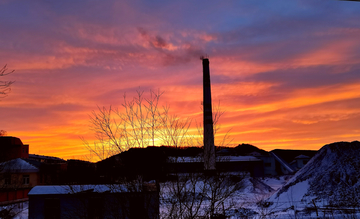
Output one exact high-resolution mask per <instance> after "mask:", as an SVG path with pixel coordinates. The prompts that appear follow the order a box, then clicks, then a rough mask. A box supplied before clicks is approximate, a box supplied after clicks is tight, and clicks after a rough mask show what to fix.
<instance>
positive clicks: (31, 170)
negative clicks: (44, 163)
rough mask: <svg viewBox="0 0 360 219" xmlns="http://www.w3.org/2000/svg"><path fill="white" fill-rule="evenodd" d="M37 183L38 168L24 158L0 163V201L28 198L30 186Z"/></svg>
mask: <svg viewBox="0 0 360 219" xmlns="http://www.w3.org/2000/svg"><path fill="white" fill-rule="evenodd" d="M38 184H39V168H38V166H36V165H35V164H31V163H29V162H28V161H26V160H25V159H22V158H17V159H13V160H10V161H6V162H3V163H0V203H1V204H5V203H11V202H17V201H20V200H26V199H27V198H28V196H27V195H28V192H29V191H30V189H31V188H33V187H34V186H36V185H38Z"/></svg>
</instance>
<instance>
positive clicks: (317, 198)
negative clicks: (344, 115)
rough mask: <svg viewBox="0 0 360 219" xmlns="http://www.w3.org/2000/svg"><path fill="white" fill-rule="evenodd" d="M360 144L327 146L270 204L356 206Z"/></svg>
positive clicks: (359, 187) (358, 189) (285, 205)
mask: <svg viewBox="0 0 360 219" xmlns="http://www.w3.org/2000/svg"><path fill="white" fill-rule="evenodd" d="M359 192H360V142H358V141H354V142H351V143H350V142H337V143H332V144H328V145H325V146H324V147H322V148H321V149H320V150H319V152H318V153H317V154H316V155H315V156H314V157H313V158H312V159H311V160H310V161H309V162H308V163H307V164H306V165H305V166H304V167H303V168H302V169H300V170H299V171H298V172H297V173H296V174H295V175H294V177H293V178H292V179H290V180H289V181H288V182H287V183H286V184H285V185H284V186H283V187H282V188H281V189H280V190H279V191H277V192H276V193H274V194H273V195H272V196H271V197H270V198H269V199H268V201H270V202H272V203H278V205H279V206H282V207H283V208H287V207H291V206H312V205H313V204H314V203H317V205H318V206H342V207H355V206H357V205H358V203H360V193H359Z"/></svg>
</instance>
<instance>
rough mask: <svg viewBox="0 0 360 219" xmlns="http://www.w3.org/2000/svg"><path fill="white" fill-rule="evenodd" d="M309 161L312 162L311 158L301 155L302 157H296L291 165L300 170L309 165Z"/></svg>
mask: <svg viewBox="0 0 360 219" xmlns="http://www.w3.org/2000/svg"><path fill="white" fill-rule="evenodd" d="M309 160H310V157H308V156H306V155H303V154H301V155H299V156H297V157H295V158H294V160H293V161H292V162H291V163H290V165H291V166H292V167H293V168H294V169H296V170H300V169H301V168H302V167H303V166H305V164H307V162H309Z"/></svg>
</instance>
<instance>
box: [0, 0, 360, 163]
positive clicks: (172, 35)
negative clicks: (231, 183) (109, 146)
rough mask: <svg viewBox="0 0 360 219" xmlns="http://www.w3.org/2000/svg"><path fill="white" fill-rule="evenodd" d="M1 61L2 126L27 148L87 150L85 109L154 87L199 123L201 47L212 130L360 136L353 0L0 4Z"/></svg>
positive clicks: (74, 154) (292, 143) (255, 139)
mask: <svg viewBox="0 0 360 219" xmlns="http://www.w3.org/2000/svg"><path fill="white" fill-rule="evenodd" d="M0 6H1V7H0V18H1V19H0V27H1V28H2V30H4V33H6V34H1V36H0V48H1V49H0V67H2V66H3V65H5V64H7V66H8V68H9V69H10V70H12V69H14V70H15V72H14V73H13V74H11V75H8V76H5V77H3V78H0V80H11V81H16V82H15V83H14V84H13V85H12V91H11V93H10V94H9V95H8V96H7V97H6V98H1V99H0V112H1V113H0V130H6V131H7V133H8V135H9V136H15V137H19V138H20V139H21V140H22V142H23V143H24V144H29V145H30V147H29V148H30V153H33V154H42V155H48V156H57V157H61V158H65V159H70V158H80V159H81V158H84V157H85V156H87V154H88V153H87V151H86V149H85V147H84V145H83V142H82V140H81V137H84V138H85V139H86V140H88V141H92V140H93V139H94V135H93V133H92V132H91V130H89V115H90V114H91V112H92V111H93V110H96V109H97V106H100V107H102V106H105V107H108V106H110V105H112V106H114V107H115V106H120V105H121V103H122V100H123V95H124V93H126V95H127V96H128V97H132V96H133V95H134V94H135V91H136V90H138V89H139V88H140V90H144V91H145V92H147V91H149V90H150V89H152V90H157V89H160V90H161V91H164V92H165V93H164V94H163V96H162V97H161V102H162V104H163V105H165V104H168V105H169V106H170V111H171V113H173V114H176V115H178V116H179V117H182V118H188V117H190V118H192V119H193V123H194V126H193V127H192V128H194V127H195V121H197V122H201V121H202V118H201V115H202V114H201V113H202V111H201V101H202V66H201V60H200V59H199V58H200V56H203V55H209V60H210V75H211V83H212V100H213V103H214V104H215V103H217V102H218V101H220V102H221V107H222V109H223V110H224V111H225V114H224V115H223V116H222V118H221V121H220V124H221V126H222V131H221V132H220V133H219V134H220V135H224V132H226V131H227V130H229V129H231V131H230V135H231V137H232V138H233V139H234V140H233V144H234V145H238V144H242V143H249V144H253V145H254V146H257V147H259V148H261V149H264V150H267V151H269V150H272V149H276V148H277V149H284V148H287V149H312V150H318V149H319V148H321V147H322V146H323V145H325V144H329V143H332V142H337V141H354V140H360V127H359V125H358V124H360V91H359V90H360V40H359V39H360V23H359V22H357V21H359V20H360V14H359V13H358V12H359V11H360V4H359V3H357V2H344V1H326V0H319V1H313V0H305V1H297V0H296V1H291V2H289V1H286V0H272V1H271V2H270V1H269V2H264V1H251V2H249V1H245V0H244V1H227V2H217V1H206V2H205V1H204V2H202V1H200V2H193V1H181V2H166V1H160V0H158V1H152V2H151V3H150V2H147V1H141V0H139V1H132V2H125V1H115V0H105V1H102V2H101V3H100V2H96V1H94V2H88V1H82V0H80V1H77V2H75V3H74V2H71V1H62V2H61V3H60V2H46V1H38V2H35V3H30V2H18V1H3V2H1V3H0Z"/></svg>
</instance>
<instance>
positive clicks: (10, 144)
mask: <svg viewBox="0 0 360 219" xmlns="http://www.w3.org/2000/svg"><path fill="white" fill-rule="evenodd" d="M16 158H29V145H27V144H25V145H24V144H23V143H22V141H21V140H20V139H19V138H16V137H12V136H0V162H4V161H8V160H12V159H16Z"/></svg>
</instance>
